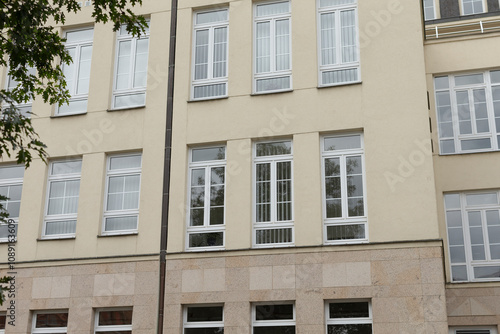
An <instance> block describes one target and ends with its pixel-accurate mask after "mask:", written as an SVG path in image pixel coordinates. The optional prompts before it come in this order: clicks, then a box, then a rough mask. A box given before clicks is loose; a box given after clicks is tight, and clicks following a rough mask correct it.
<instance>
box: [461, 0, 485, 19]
mask: <svg viewBox="0 0 500 334" xmlns="http://www.w3.org/2000/svg"><path fill="white" fill-rule="evenodd" d="M472 1H477V0H472ZM479 1H481V3H482V5H483V11H482V12H477V13H474V12H473V13H465V6H464V0H460V10H461V12H462V15H463V16H466V15H476V14H483V13H486V8H487V7H486V0H479Z"/></svg>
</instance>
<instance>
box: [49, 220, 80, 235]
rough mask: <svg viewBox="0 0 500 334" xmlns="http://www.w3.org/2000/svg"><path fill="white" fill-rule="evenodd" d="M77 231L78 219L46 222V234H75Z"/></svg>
mask: <svg viewBox="0 0 500 334" xmlns="http://www.w3.org/2000/svg"><path fill="white" fill-rule="evenodd" d="M75 232H76V220H58V221H48V222H46V223H45V235H55V234H73V233H75Z"/></svg>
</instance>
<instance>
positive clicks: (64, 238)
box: [36, 235, 76, 241]
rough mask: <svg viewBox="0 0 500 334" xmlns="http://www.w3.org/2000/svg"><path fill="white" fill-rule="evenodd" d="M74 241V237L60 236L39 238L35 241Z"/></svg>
mask: <svg viewBox="0 0 500 334" xmlns="http://www.w3.org/2000/svg"><path fill="white" fill-rule="evenodd" d="M74 239H76V236H75V235H72V236H60V237H41V238H37V239H36V241H54V240H74Z"/></svg>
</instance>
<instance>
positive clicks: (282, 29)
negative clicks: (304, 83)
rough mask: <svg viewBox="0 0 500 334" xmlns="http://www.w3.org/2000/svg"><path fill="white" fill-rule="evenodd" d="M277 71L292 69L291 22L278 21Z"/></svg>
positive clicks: (276, 29) (276, 33)
mask: <svg viewBox="0 0 500 334" xmlns="http://www.w3.org/2000/svg"><path fill="white" fill-rule="evenodd" d="M275 35H276V66H275V68H276V70H277V71H284V70H289V69H290V20H289V19H286V20H278V21H276V28H275Z"/></svg>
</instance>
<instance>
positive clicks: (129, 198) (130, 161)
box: [103, 154, 142, 234]
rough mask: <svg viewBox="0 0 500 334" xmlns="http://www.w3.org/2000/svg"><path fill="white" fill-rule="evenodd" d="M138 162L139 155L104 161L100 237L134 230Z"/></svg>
mask: <svg viewBox="0 0 500 334" xmlns="http://www.w3.org/2000/svg"><path fill="white" fill-rule="evenodd" d="M141 160H142V159H141V155H140V154H134V155H117V156H111V157H109V158H108V170H107V177H106V180H107V184H106V187H107V190H106V193H107V195H106V203H105V208H106V210H105V211H104V226H103V234H121V233H133V232H136V231H137V224H138V220H139V192H140V188H141V164H142V161H141Z"/></svg>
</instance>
